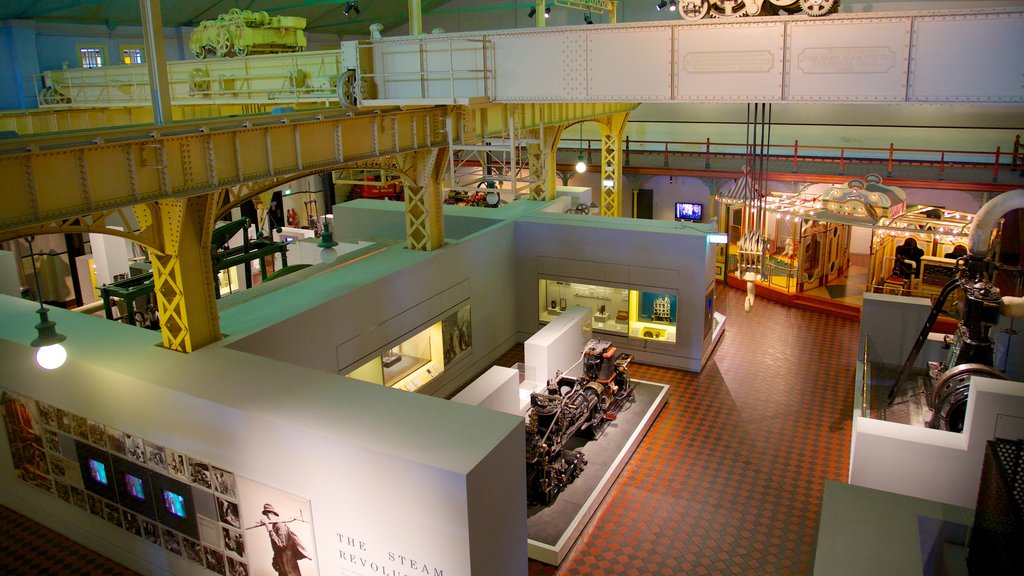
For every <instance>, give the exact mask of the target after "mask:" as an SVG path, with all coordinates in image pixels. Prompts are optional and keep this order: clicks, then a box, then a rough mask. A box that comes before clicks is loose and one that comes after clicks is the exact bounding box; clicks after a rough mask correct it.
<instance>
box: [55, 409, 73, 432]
mask: <svg viewBox="0 0 1024 576" xmlns="http://www.w3.org/2000/svg"><path fill="white" fill-rule="evenodd" d="M54 416H56V417H57V430H60V431H61V432H63V433H65V434H71V414H68V413H67V412H66V411H64V410H61V409H60V408H55V409H54Z"/></svg>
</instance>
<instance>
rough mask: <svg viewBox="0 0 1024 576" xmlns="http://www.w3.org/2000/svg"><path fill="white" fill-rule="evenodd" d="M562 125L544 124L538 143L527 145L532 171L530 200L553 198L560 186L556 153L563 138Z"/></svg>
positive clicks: (528, 160) (529, 165)
mask: <svg viewBox="0 0 1024 576" xmlns="http://www.w3.org/2000/svg"><path fill="white" fill-rule="evenodd" d="M562 130H563V127H562V126H544V127H543V128H542V129H541V130H540V132H539V133H538V134H537V137H538V139H539V140H540V141H539V142H538V143H536V144H534V143H530V144H527V145H526V155H527V162H528V167H529V172H530V176H529V177H530V180H533V183H532V184H530V200H551V199H553V198H554V197H555V188H556V187H557V186H558V179H557V174H556V158H555V153H556V152H557V151H558V141H559V140H561V139H562Z"/></svg>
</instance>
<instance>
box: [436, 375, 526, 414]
mask: <svg viewBox="0 0 1024 576" xmlns="http://www.w3.org/2000/svg"><path fill="white" fill-rule="evenodd" d="M452 402H459V403H461V404H469V405H470V406H480V407H481V408H490V409H491V410H497V411H499V412H505V413H508V414H515V415H517V416H518V415H520V414H521V412H520V411H519V371H518V370H516V369H515V368H505V367H502V366H492V367H491V369H490V370H488V371H487V372H484V373H483V375H482V376H480V377H479V378H477V379H476V380H474V381H473V382H472V383H471V384H470V385H469V386H466V387H465V388H463V389H462V391H461V392H459V393H458V394H456V395H455V396H454V397H452Z"/></svg>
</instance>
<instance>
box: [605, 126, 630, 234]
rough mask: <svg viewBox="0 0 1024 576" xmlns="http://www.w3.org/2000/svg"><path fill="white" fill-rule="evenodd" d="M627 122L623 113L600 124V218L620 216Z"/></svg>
mask: <svg viewBox="0 0 1024 576" xmlns="http://www.w3.org/2000/svg"><path fill="white" fill-rule="evenodd" d="M628 120H629V113H628V112H625V113H621V114H612V115H611V116H608V117H606V118H604V119H603V120H602V121H601V122H600V126H601V215H602V216H622V136H623V134H625V132H626V122H627V121H628Z"/></svg>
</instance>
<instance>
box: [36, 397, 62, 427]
mask: <svg viewBox="0 0 1024 576" xmlns="http://www.w3.org/2000/svg"><path fill="white" fill-rule="evenodd" d="M36 408H37V409H38V410H39V421H40V422H42V423H43V424H45V425H46V426H49V427H51V428H56V427H57V411H56V410H54V408H53V406H50V405H49V404H47V403H46V402H40V401H38V400H36Z"/></svg>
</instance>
